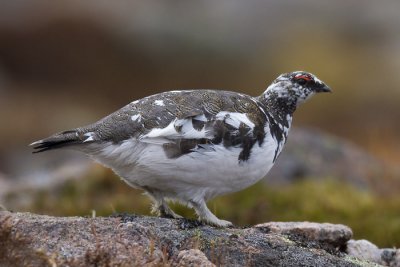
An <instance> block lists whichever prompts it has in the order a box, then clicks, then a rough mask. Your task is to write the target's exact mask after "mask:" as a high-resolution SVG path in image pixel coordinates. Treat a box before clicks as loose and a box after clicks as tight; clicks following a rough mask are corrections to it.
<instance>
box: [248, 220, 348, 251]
mask: <svg viewBox="0 0 400 267" xmlns="http://www.w3.org/2000/svg"><path fill="white" fill-rule="evenodd" d="M254 227H255V228H259V229H263V230H264V231H266V232H268V233H275V234H281V235H285V236H288V238H289V239H291V240H295V241H297V242H300V243H302V244H304V245H305V246H308V247H317V248H323V249H324V250H327V251H332V252H334V251H340V250H341V249H343V247H344V246H345V245H346V241H347V240H349V239H350V238H351V237H352V236H353V232H352V231H351V229H350V228H349V227H347V226H345V225H341V224H330V223H312V222H269V223H263V224H258V225H256V226H254Z"/></svg>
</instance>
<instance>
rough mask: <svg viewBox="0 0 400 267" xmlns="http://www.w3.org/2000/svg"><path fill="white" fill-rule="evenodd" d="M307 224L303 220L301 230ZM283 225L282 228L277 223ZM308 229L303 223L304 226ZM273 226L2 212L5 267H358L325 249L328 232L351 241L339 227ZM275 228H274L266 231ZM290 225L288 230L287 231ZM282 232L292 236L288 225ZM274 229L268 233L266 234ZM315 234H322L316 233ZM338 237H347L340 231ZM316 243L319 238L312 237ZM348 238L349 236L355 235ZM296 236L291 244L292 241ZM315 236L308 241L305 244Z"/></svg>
mask: <svg viewBox="0 0 400 267" xmlns="http://www.w3.org/2000/svg"><path fill="white" fill-rule="evenodd" d="M302 224H303V223H300V225H302ZM275 225H279V224H275ZM303 225H304V224H303ZM272 226H274V224H269V225H259V226H257V227H251V228H244V229H238V228H231V229H219V228H214V227H210V226H207V225H202V224H201V223H198V222H196V221H189V220H185V219H181V220H173V219H165V218H157V217H146V216H135V215H124V214H122V215H116V216H113V217H97V218H82V217H67V218H56V217H49V216H42V215H34V214H30V213H10V212H5V211H2V212H0V265H1V266H16V265H17V266H26V265H29V266H60V265H61V266H64V265H69V266H144V265H150V266H156V265H163V266H164V265H169V266H177V265H178V266H179V265H181V266H183V265H189V266H190V265H191V264H192V265H193V266H196V265H197V264H200V265H203V264H204V266H212V265H211V264H214V265H216V266H299V265H302V266H359V264H364V262H362V261H358V260H354V258H351V257H347V256H346V255H345V254H344V252H342V251H341V250H340V249H339V250H337V251H332V250H329V251H327V250H324V249H323V248H322V247H324V246H325V245H318V244H319V243H320V242H321V240H323V242H322V243H324V242H328V241H326V240H324V239H323V238H321V234H322V233H323V229H324V227H326V229H327V230H326V232H327V233H328V235H329V236H331V238H332V239H331V240H334V243H335V244H333V246H335V247H338V248H342V247H344V246H345V244H346V242H347V240H346V238H341V237H340V238H333V237H332V236H334V235H335V234H332V233H341V232H342V231H343V233H345V234H344V236H348V235H349V234H350V233H351V232H349V231H348V230H347V229H345V228H343V226H340V225H339V226H337V227H338V228H337V230H335V226H334V225H326V224H321V225H319V226H318V225H317V224H313V226H312V227H310V228H309V229H311V232H312V233H307V232H308V230H307V227H299V224H296V223H294V224H293V226H295V227H297V228H296V229H297V230H293V231H294V232H295V233H297V232H298V231H299V230H298V229H302V230H301V231H300V232H302V233H303V235H302V236H303V239H302V240H301V241H298V240H297V239H296V238H293V237H297V235H290V234H289V235H282V234H280V233H279V231H277V232H273V231H275V230H274V229H277V227H272ZM268 227H269V228H268ZM285 227H286V228H285ZM285 227H281V229H284V228H285V229H286V230H285V231H284V232H285V233H292V232H293V231H292V230H290V225H289V224H286V226H285ZM267 228H268V229H272V230H270V231H266V229H267ZM315 229H319V230H318V231H316V230H315ZM338 236H342V235H341V234H339V235H338ZM314 237H315V238H316V239H313V238H314ZM349 237H350V236H349ZM292 238H293V239H292ZM306 238H310V240H308V241H307V240H306Z"/></svg>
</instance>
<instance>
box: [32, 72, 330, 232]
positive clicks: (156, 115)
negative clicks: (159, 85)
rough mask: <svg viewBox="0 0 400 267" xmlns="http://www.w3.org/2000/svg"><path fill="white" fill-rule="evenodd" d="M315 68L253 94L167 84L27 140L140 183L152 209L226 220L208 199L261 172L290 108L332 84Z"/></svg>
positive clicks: (277, 147) (281, 137) (275, 152)
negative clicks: (174, 206) (86, 158)
mask: <svg viewBox="0 0 400 267" xmlns="http://www.w3.org/2000/svg"><path fill="white" fill-rule="evenodd" d="M330 91H331V90H330V89H329V87H328V86H326V85H325V84H324V83H323V82H322V81H320V80H319V79H318V78H317V77H316V76H315V75H313V74H310V73H307V72H303V71H296V72H291V73H286V74H282V75H280V76H279V77H278V78H277V79H276V80H275V81H273V83H272V84H271V85H270V86H269V87H268V88H267V89H266V90H265V92H264V93H263V94H262V95H261V96H258V97H252V96H248V95H245V94H240V93H236V92H229V91H219V90H184V91H170V92H164V93H160V94H156V95H152V96H148V97H145V98H143V99H140V100H136V101H134V102H132V103H130V104H128V105H127V106H125V107H123V108H122V109H120V110H118V111H116V112H114V113H112V114H110V115H109V116H107V117H105V118H103V119H101V120H99V121H98V122H96V123H94V124H91V125H88V126H85V127H79V128H76V129H73V130H69V131H64V132H61V133H58V134H55V135H52V136H50V137H48V138H45V139H43V140H39V141H37V142H34V143H32V144H31V146H33V147H34V149H35V151H34V153H37V152H42V151H46V150H50V149H56V148H71V149H75V150H78V151H82V152H84V153H86V154H88V155H90V156H91V157H92V158H93V159H95V160H96V161H98V162H100V163H101V164H103V165H104V166H107V167H109V168H111V169H112V170H113V171H114V172H115V173H116V174H118V175H119V176H120V177H121V178H122V179H123V180H124V181H125V182H126V183H127V184H128V185H130V186H132V187H134V188H140V189H142V190H144V191H145V192H146V193H147V195H148V196H149V197H150V198H151V199H152V200H153V202H154V206H153V210H154V212H156V213H158V214H159V215H161V216H166V217H173V218H180V216H179V215H177V214H175V213H174V212H173V211H172V210H171V209H170V208H169V207H168V204H167V200H176V201H179V202H181V203H183V204H186V205H188V206H189V207H192V208H193V209H194V210H195V211H196V213H197V215H198V217H199V219H200V220H202V221H204V222H206V223H209V224H211V225H215V226H219V227H227V226H230V225H232V224H231V223H230V222H228V221H225V220H220V219H218V218H217V217H216V216H215V215H214V214H213V213H211V211H210V210H209V209H208V208H207V205H206V201H207V200H209V199H211V198H213V197H216V196H219V195H223V194H227V193H231V192H235V191H239V190H242V189H244V188H246V187H248V186H250V185H252V184H254V183H256V182H257V181H259V180H260V179H261V178H263V177H264V176H265V175H266V174H267V173H268V171H269V170H270V169H271V167H272V166H273V164H274V163H275V161H276V159H277V158H278V156H279V154H280V153H281V151H282V148H283V146H284V144H285V142H286V139H287V135H288V131H289V129H290V126H291V122H292V116H293V112H294V111H295V110H296V108H297V107H298V106H299V105H300V104H301V103H303V102H304V101H305V100H307V99H308V98H310V97H311V96H312V95H314V94H315V93H319V92H330Z"/></svg>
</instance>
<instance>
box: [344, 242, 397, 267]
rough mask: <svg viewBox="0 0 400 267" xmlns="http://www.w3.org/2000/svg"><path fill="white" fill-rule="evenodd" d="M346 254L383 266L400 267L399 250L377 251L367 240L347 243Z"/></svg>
mask: <svg viewBox="0 0 400 267" xmlns="http://www.w3.org/2000/svg"><path fill="white" fill-rule="evenodd" d="M347 254H348V255H350V256H354V257H356V258H358V259H362V260H367V261H372V262H375V263H378V264H382V265H384V266H391V267H400V249H397V250H396V249H388V248H385V249H379V248H378V247H377V246H376V245H374V244H372V243H371V242H369V241H368V240H350V241H349V242H348V243H347Z"/></svg>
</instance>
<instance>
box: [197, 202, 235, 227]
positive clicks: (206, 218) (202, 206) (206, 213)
mask: <svg viewBox="0 0 400 267" xmlns="http://www.w3.org/2000/svg"><path fill="white" fill-rule="evenodd" d="M189 203H190V205H191V206H192V207H193V209H194V210H195V211H196V213H197V215H198V216H199V220H201V221H203V222H205V223H208V224H211V225H214V226H218V227H229V226H233V225H232V223H231V222H229V221H225V220H220V219H218V218H217V216H215V215H214V214H213V213H212V212H211V211H210V210H209V209H208V207H207V204H206V202H205V201H204V200H201V201H193V200H192V201H190V202H189Z"/></svg>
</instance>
